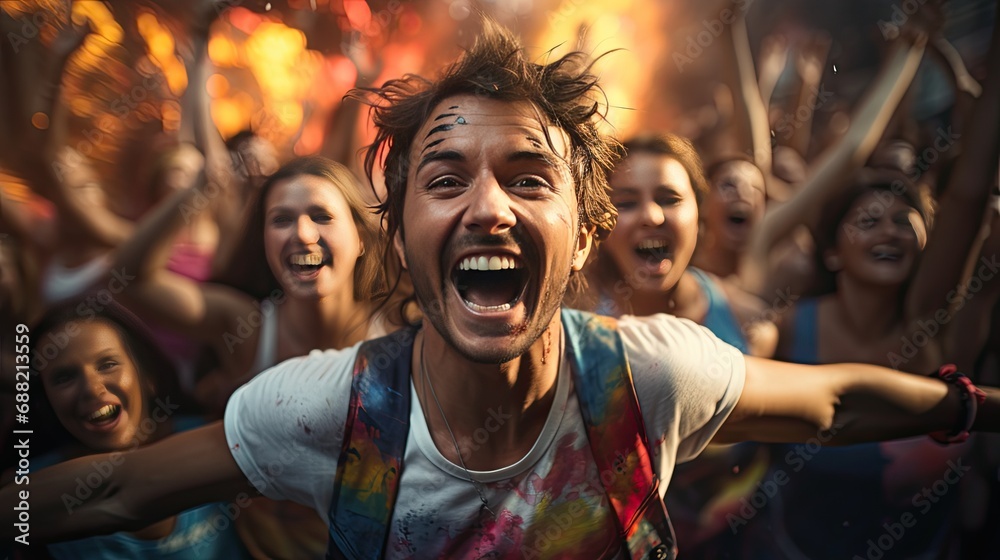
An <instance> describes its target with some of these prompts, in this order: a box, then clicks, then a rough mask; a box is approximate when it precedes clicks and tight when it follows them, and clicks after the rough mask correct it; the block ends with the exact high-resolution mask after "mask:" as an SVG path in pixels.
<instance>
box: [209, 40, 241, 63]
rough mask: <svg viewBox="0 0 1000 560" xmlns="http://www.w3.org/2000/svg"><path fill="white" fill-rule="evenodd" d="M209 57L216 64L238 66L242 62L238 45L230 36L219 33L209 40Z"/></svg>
mask: <svg viewBox="0 0 1000 560" xmlns="http://www.w3.org/2000/svg"><path fill="white" fill-rule="evenodd" d="M208 57H209V58H210V59H212V62H214V63H215V65H216V66H236V65H238V64H239V62H240V55H239V52H238V51H237V50H236V45H234V44H233V42H232V41H231V40H229V38H227V37H222V36H219V35H216V36H215V37H212V38H211V39H210V40H209V41H208Z"/></svg>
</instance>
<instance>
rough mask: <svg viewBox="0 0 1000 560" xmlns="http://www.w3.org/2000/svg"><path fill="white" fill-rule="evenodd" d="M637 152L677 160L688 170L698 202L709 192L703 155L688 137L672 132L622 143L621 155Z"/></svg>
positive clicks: (648, 135)
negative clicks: (700, 154)
mask: <svg viewBox="0 0 1000 560" xmlns="http://www.w3.org/2000/svg"><path fill="white" fill-rule="evenodd" d="M635 154H653V155H658V156H666V157H669V158H672V159H674V160H676V161H677V163H679V164H681V166H682V167H683V168H684V171H687V174H688V178H689V179H690V180H691V188H692V189H693V190H694V197H695V200H697V201H698V204H701V202H702V200H704V199H705V196H706V195H707V194H708V181H706V180H705V172H704V169H703V167H702V163H701V157H700V156H698V151H697V150H696V149H695V148H694V144H692V143H691V141H690V140H688V139H687V138H684V137H683V136H678V135H677V134H670V133H656V134H642V135H639V136H635V137H633V138H630V139H628V140H626V141H625V142H623V143H622V145H621V148H620V151H619V155H620V156H621V157H622V158H626V157H628V156H631V155H635Z"/></svg>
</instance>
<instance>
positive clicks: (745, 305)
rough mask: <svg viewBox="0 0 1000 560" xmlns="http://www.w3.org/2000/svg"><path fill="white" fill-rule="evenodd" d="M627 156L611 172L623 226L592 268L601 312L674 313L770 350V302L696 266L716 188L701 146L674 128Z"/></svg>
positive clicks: (630, 145)
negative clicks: (702, 209)
mask: <svg viewBox="0 0 1000 560" xmlns="http://www.w3.org/2000/svg"><path fill="white" fill-rule="evenodd" d="M623 156H624V157H623V159H622V160H621V161H620V162H619V164H618V165H617V166H616V167H615V170H614V172H612V174H611V176H610V177H609V183H610V185H611V189H612V193H611V199H612V202H614V204H615V208H616V209H617V210H618V225H617V226H615V230H614V231H613V232H612V233H611V235H610V236H608V239H607V240H606V241H605V242H604V243H603V244H602V245H601V246H600V247H599V251H600V253H599V259H598V261H597V264H598V266H595V267H593V268H592V269H591V272H592V274H593V277H594V280H595V281H594V282H593V284H595V286H596V291H597V293H596V296H597V301H598V303H597V311H598V313H601V314H604V315H611V316H618V315H622V314H626V313H627V314H632V315H652V314H654V313H669V314H671V315H675V316H677V317H681V318H684V319H690V320H692V321H694V322H696V323H699V324H701V325H703V326H705V327H707V328H708V329H709V330H711V331H712V332H713V333H715V335H716V336H718V337H719V338H720V339H722V340H723V341H725V342H727V343H729V344H731V345H733V346H735V347H737V348H739V349H740V350H741V351H742V352H743V353H745V354H750V355H754V356H762V357H770V356H771V355H772V354H773V353H774V346H775V343H776V330H775V328H774V325H773V323H770V322H768V321H764V320H761V318H762V317H763V316H764V315H765V312H766V309H765V306H764V304H763V302H762V301H760V300H759V299H758V298H757V297H755V296H752V295H750V294H747V293H746V292H743V291H741V290H739V289H736V288H733V287H730V286H727V285H724V284H723V283H722V282H720V281H719V279H718V278H717V277H715V276H714V275H711V274H708V273H706V272H703V271H701V270H698V269H696V268H692V267H690V266H688V265H689V264H690V262H691V258H692V255H693V254H694V250H695V245H696V244H697V243H698V229H699V205H700V204H702V202H703V199H705V198H706V195H707V194H708V192H709V189H708V186H707V183H706V181H705V175H704V172H703V171H702V166H701V159H700V158H699V157H698V154H697V152H696V151H695V149H694V147H693V146H692V145H691V143H690V142H689V141H688V140H687V139H685V138H682V137H680V136H675V135H672V134H663V135H655V136H642V137H638V138H635V139H632V140H629V141H627V142H625V144H624V153H623ZM762 205H763V201H761V206H762Z"/></svg>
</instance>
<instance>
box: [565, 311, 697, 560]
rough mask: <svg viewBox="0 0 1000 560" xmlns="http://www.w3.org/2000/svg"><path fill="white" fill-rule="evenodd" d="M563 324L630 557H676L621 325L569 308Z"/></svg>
mask: <svg viewBox="0 0 1000 560" xmlns="http://www.w3.org/2000/svg"><path fill="white" fill-rule="evenodd" d="M562 320H563V327H564V328H565V329H566V341H567V344H568V345H569V350H570V354H571V355H572V359H573V362H572V364H573V374H574V381H575V385H576V395H577V399H578V400H579V402H580V409H581V413H582V415H583V420H584V423H585V424H586V425H587V437H588V439H589V441H590V449H591V452H592V453H593V455H594V460H595V461H596V463H597V468H598V472H600V477H601V484H602V485H603V486H604V490H605V492H607V495H608V498H609V500H610V502H611V505H612V506H613V507H614V509H615V513H616V514H617V518H618V528H619V532H620V534H621V536H622V540H623V541H624V542H625V544H626V546H627V550H625V551H624V552H625V553H626V554H627V555H628V556H629V557H630V558H633V559H639V558H656V559H660V560H665V559H671V558H674V557H675V556H676V555H677V546H676V544H675V539H674V532H673V527H671V525H670V519H669V517H668V516H667V510H666V507H665V506H664V505H663V500H662V498H660V494H659V480H658V478H657V476H656V474H655V473H654V472H653V466H652V455H651V453H650V450H649V444H648V441H647V439H646V428H645V423H644V422H643V419H642V414H641V412H640V410H639V400H638V398H637V397H636V394H635V387H634V385H633V383H632V371H631V369H630V368H629V364H628V357H627V356H626V355H625V346H624V345H623V343H622V339H621V335H620V334H619V333H618V322H617V321H616V320H614V319H611V318H608V317H600V316H597V315H592V314H589V313H583V312H580V311H573V310H569V309H565V310H563V312H562Z"/></svg>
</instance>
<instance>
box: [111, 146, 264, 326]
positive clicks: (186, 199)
mask: <svg viewBox="0 0 1000 560" xmlns="http://www.w3.org/2000/svg"><path fill="white" fill-rule="evenodd" d="M179 157H197V158H200V157H201V155H200V154H198V153H197V150H195V149H194V148H191V147H187V148H186V150H185V151H182V152H181V154H180V156H179ZM194 181H195V183H194V185H187V188H182V189H180V190H178V191H177V192H175V193H174V194H172V195H171V196H170V197H169V198H167V199H166V200H165V201H163V202H161V203H160V204H159V205H158V206H157V207H156V208H155V209H154V210H153V211H152V212H151V213H150V215H149V216H147V217H146V218H144V219H143V221H142V223H141V224H140V225H139V227H138V228H137V229H136V231H135V235H133V236H132V238H131V239H129V240H128V241H127V242H126V243H124V244H122V245H121V246H120V247H119V248H118V250H117V251H116V252H115V260H114V263H113V264H112V268H111V270H117V271H121V272H122V273H123V274H125V275H128V276H132V277H134V279H132V280H130V283H129V285H128V286H127V287H126V289H125V291H124V292H122V297H123V298H124V299H125V301H126V302H127V303H128V304H129V305H130V306H132V307H134V308H135V309H136V310H137V311H140V312H141V313H145V314H148V316H149V317H151V318H153V319H154V320H156V321H158V322H160V323H162V324H163V325H165V326H167V327H169V328H172V329H174V330H178V331H182V332H185V333H187V334H189V335H190V336H193V337H195V338H198V339H199V340H202V341H206V342H208V341H214V340H216V339H217V338H218V336H219V333H222V332H226V331H228V330H229V327H230V324H231V323H232V321H233V320H234V318H235V317H238V316H245V314H246V313H249V312H251V311H252V310H253V305H252V304H253V302H252V300H251V298H250V296H247V295H245V294H242V293H240V292H237V291H236V290H233V289H231V288H228V287H225V286H220V285H215V284H210V283H198V282H195V281H193V280H191V279H189V278H186V277H184V276H181V275H178V274H174V273H172V272H170V271H169V270H167V263H168V261H169V257H170V252H171V250H172V247H173V238H174V235H175V234H176V233H177V231H178V230H179V229H180V228H181V226H182V225H183V224H185V223H187V222H190V221H191V220H192V219H193V218H194V217H195V216H196V215H197V214H198V213H200V212H204V211H206V208H207V207H208V206H209V205H210V203H211V202H210V201H211V198H212V197H213V196H215V193H217V192H219V187H217V186H215V184H214V183H212V182H208V181H205V174H204V172H203V173H201V174H199V175H198V176H197V177H196V178H195V179H194ZM241 314H242V315H241Z"/></svg>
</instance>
